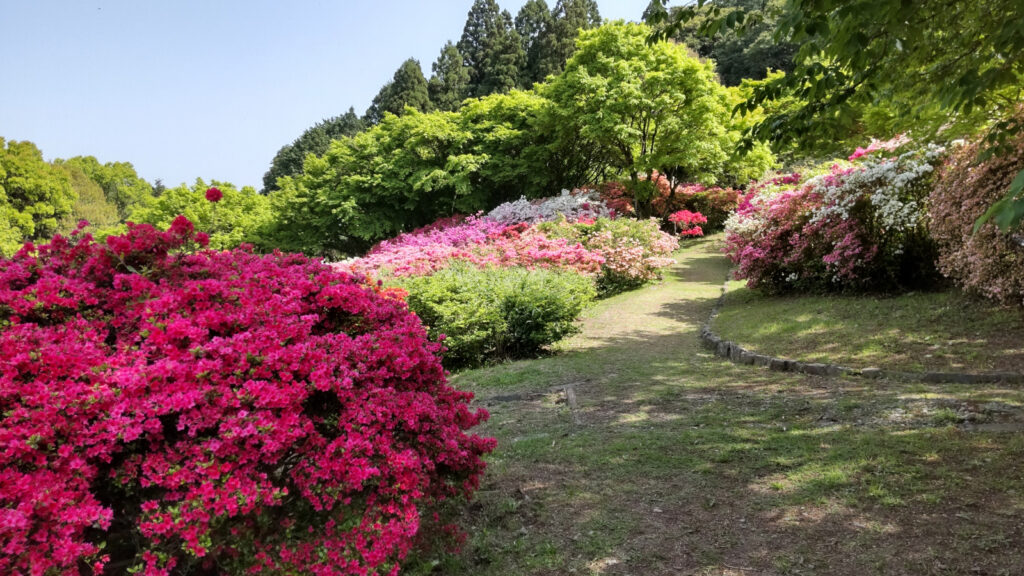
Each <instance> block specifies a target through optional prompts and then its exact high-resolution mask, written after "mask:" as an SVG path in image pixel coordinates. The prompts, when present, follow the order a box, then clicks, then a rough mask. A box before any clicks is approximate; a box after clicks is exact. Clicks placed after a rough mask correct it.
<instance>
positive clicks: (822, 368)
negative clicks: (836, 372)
mask: <svg viewBox="0 0 1024 576" xmlns="http://www.w3.org/2000/svg"><path fill="white" fill-rule="evenodd" d="M802 371H803V372H806V373H807V374H814V375H815V376H827V375H828V366H827V365H825V364H821V363H819V362H808V363H806V364H804V367H803V370H802Z"/></svg>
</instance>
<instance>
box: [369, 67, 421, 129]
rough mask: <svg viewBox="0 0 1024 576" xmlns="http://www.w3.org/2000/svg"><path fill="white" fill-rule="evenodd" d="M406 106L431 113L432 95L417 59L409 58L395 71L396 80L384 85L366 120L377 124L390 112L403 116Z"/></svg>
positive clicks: (374, 100)
mask: <svg viewBox="0 0 1024 576" xmlns="http://www.w3.org/2000/svg"><path fill="white" fill-rule="evenodd" d="M406 106H411V107H412V108H415V109H416V110H419V111H420V112H428V111H430V93H429V92H428V91H427V79H426V78H425V77H424V76H423V69H421V68H420V63H419V61H418V60H416V59H415V58H409V59H408V60H406V61H405V62H402V65H401V66H399V67H398V70H397V71H395V76H394V78H392V79H391V81H390V82H388V83H387V84H385V85H384V87H383V88H381V89H380V92H378V93H377V95H376V96H374V98H373V102H372V103H371V104H370V108H369V109H367V111H366V116H365V120H366V121H367V122H368V123H370V124H377V123H378V122H380V121H381V119H383V118H384V114H385V113H387V112H390V113H392V114H394V115H395V116H401V115H402V113H403V112H404V111H405V107H406Z"/></svg>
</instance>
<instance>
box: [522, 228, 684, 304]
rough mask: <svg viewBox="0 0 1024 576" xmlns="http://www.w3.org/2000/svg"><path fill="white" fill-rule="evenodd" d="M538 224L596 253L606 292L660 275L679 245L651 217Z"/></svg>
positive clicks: (600, 286) (601, 284)
mask: <svg viewBox="0 0 1024 576" xmlns="http://www.w3.org/2000/svg"><path fill="white" fill-rule="evenodd" d="M538 228H539V229H540V230H541V231H542V232H544V233H545V234H546V235H548V236H549V237H555V238H562V239H568V240H570V241H573V242H578V243H580V245H582V246H583V247H585V248H586V249H587V250H589V251H592V252H593V253H595V254H598V255H600V257H601V258H602V259H603V263H602V264H601V272H600V276H598V278H597V284H598V290H599V291H600V292H601V293H602V294H606V295H607V294H614V293H616V292H620V291H622V290H628V289H630V288H636V287H637V286H641V285H643V284H644V283H646V282H649V281H651V280H655V279H657V278H660V277H661V271H662V270H663V269H665V268H666V267H668V266H671V265H672V264H674V263H675V261H674V260H673V259H672V258H671V257H670V254H671V253H672V252H673V251H674V250H676V249H677V248H679V240H678V239H677V238H675V237H673V236H672V235H670V234H667V233H665V232H662V231H661V227H660V222H659V221H658V220H657V219H655V218H651V219H648V220H636V219H632V218H619V219H616V220H608V219H604V218H602V219H600V220H595V221H592V222H591V221H577V222H568V221H565V220H561V221H557V222H548V223H542V224H540V225H538Z"/></svg>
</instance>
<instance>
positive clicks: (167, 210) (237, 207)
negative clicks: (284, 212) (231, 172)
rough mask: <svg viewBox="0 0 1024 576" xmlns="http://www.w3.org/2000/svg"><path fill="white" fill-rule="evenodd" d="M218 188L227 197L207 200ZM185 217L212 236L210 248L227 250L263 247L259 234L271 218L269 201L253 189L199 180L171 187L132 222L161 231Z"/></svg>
mask: <svg viewBox="0 0 1024 576" xmlns="http://www.w3.org/2000/svg"><path fill="white" fill-rule="evenodd" d="M210 186H216V187H217V188H219V189H220V191H221V192H223V194H224V197H223V198H222V199H221V200H220V201H219V202H210V201H208V200H206V190H207V189H208V188H209V187H210ZM178 215H184V216H185V217H186V218H188V219H189V220H191V221H192V223H193V224H195V227H196V230H197V231H201V232H206V233H207V234H209V235H210V248H213V249H218V250H222V249H228V248H234V247H237V246H238V245H239V244H241V243H243V242H249V243H254V244H262V242H261V238H260V234H261V233H262V230H263V229H264V228H265V227H266V226H268V224H269V220H270V217H271V212H270V201H269V200H268V199H267V197H266V196H262V195H260V194H259V193H257V192H256V190H255V189H254V188H252V187H251V186H246V187H244V188H242V189H241V190H238V189H236V188H235V187H234V186H233V185H232V184H231V183H229V182H218V181H216V180H214V181H212V182H210V183H209V184H207V183H205V182H204V181H203V180H202V179H201V178H197V179H196V181H195V183H194V184H193V185H192V186H191V187H189V186H185V185H184V184H182V185H181V186H178V187H176V188H168V189H167V190H165V191H164V193H163V194H161V195H160V197H159V198H157V199H155V200H154V201H153V202H152V204H150V205H149V206H145V207H143V208H140V209H138V210H136V211H135V212H134V213H132V220H134V221H135V222H138V223H146V224H152V225H154V226H156V227H157V228H159V229H161V230H165V229H167V228H169V227H170V225H171V222H172V221H173V220H174V219H175V218H176V217H177V216H178Z"/></svg>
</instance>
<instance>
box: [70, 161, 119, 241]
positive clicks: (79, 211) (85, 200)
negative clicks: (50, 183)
mask: <svg viewBox="0 0 1024 576" xmlns="http://www.w3.org/2000/svg"><path fill="white" fill-rule="evenodd" d="M90 158H91V156H90ZM62 168H63V169H64V171H65V172H67V174H68V177H70V179H71V188H72V189H73V190H74V191H75V196H76V198H75V205H74V207H73V208H72V209H71V214H69V215H68V216H67V217H65V218H64V219H63V221H62V222H61V232H63V233H68V232H70V231H72V230H74V229H75V227H76V226H77V224H78V222H79V221H81V220H85V221H87V222H88V223H89V224H90V225H92V226H94V227H96V228H99V229H106V230H111V229H112V228H114V227H115V226H117V225H118V224H119V223H121V222H122V219H121V218H120V216H119V214H118V210H117V206H115V205H114V204H112V203H111V202H108V201H107V197H106V195H105V194H104V193H103V188H101V187H100V185H99V184H98V183H97V182H96V181H94V180H92V179H91V178H89V176H87V175H86V174H85V172H83V171H82V169H81V168H79V167H78V166H76V165H74V164H65V165H63V166H62Z"/></svg>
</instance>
